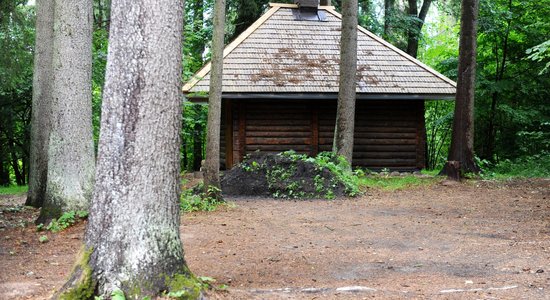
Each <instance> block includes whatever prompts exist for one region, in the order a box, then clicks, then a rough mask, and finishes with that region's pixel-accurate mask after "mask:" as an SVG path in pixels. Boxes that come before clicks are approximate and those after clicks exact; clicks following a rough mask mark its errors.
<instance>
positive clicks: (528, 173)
mask: <svg viewBox="0 0 550 300" xmlns="http://www.w3.org/2000/svg"><path fill="white" fill-rule="evenodd" d="M476 162H477V164H478V165H479V166H480V168H481V173H480V176H481V177H482V178H484V179H509V178H537V177H546V178H549V177H550V152H543V153H541V154H535V155H532V156H522V157H519V158H517V159H515V160H510V159H505V160H503V161H500V162H498V163H492V162H491V161H489V160H484V159H479V158H476Z"/></svg>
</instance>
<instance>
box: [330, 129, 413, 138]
mask: <svg viewBox="0 0 550 300" xmlns="http://www.w3.org/2000/svg"><path fill="white" fill-rule="evenodd" d="M413 129H414V128H413ZM319 136H320V137H323V138H330V139H332V138H333V136H334V132H330V131H326V132H321V133H319ZM353 137H354V138H356V139H359V138H367V139H373V138H374V139H383V138H387V139H413V140H414V139H416V130H415V131H414V132H357V131H356V132H355V134H354V135H353Z"/></svg>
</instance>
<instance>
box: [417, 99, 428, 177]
mask: <svg viewBox="0 0 550 300" xmlns="http://www.w3.org/2000/svg"><path fill="white" fill-rule="evenodd" d="M416 116H417V119H418V121H417V124H418V125H417V131H416V167H417V168H418V169H424V168H425V167H426V138H427V137H426V124H425V120H424V101H422V103H419V104H418V108H417V114H416Z"/></svg>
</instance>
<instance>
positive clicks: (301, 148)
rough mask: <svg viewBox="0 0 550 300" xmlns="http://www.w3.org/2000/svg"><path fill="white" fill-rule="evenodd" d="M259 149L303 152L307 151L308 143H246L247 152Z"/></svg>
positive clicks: (308, 148)
mask: <svg viewBox="0 0 550 300" xmlns="http://www.w3.org/2000/svg"><path fill="white" fill-rule="evenodd" d="M256 150H260V151H270V152H282V151H287V150H294V151H297V152H298V151H300V152H303V153H308V152H309V150H310V146H309V145H246V151H247V153H250V152H253V151H256Z"/></svg>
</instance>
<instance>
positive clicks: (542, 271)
mask: <svg viewBox="0 0 550 300" xmlns="http://www.w3.org/2000/svg"><path fill="white" fill-rule="evenodd" d="M536 273H539V274H540V273H544V270H543V269H538V270H537V272H536Z"/></svg>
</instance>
